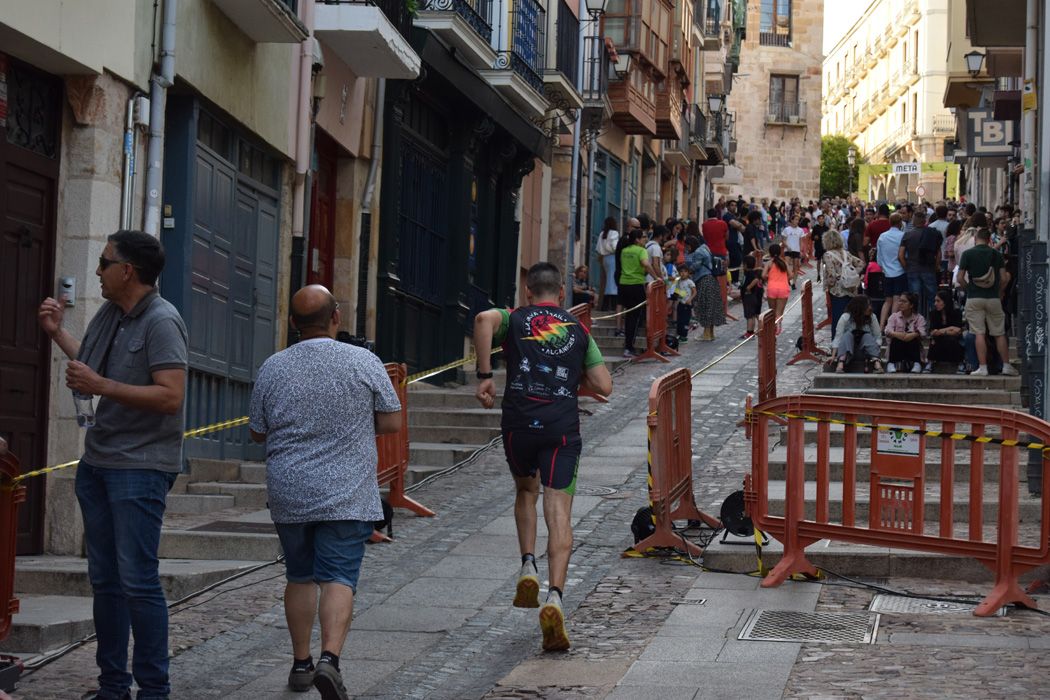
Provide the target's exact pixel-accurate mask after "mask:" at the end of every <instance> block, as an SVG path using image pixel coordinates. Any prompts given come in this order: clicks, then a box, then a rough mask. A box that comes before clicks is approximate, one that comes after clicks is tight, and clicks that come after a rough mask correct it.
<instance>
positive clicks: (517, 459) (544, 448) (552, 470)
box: [503, 430, 583, 496]
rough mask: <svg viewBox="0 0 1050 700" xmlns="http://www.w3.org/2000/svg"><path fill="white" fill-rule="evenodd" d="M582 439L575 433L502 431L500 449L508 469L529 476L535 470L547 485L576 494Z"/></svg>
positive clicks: (542, 482)
mask: <svg viewBox="0 0 1050 700" xmlns="http://www.w3.org/2000/svg"><path fill="white" fill-rule="evenodd" d="M582 449H583V440H581V439H580V436H579V435H578V434H576V435H550V434H544V433H533V432H529V431H528V430H504V431H503V451H504V452H505V453H506V454H507V464H509V465H510V472H511V474H513V475H514V476H517V477H522V478H524V477H530V476H532V475H534V474H535V473H536V472H537V471H538V472H539V474H540V483H541V484H543V486H545V487H547V488H552V489H558V490H559V491H564V492H565V493H567V494H569V495H570V496H572V495H574V494H575V493H576V472H577V471H578V470H579V467H580V452H581V451H582Z"/></svg>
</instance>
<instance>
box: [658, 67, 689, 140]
mask: <svg viewBox="0 0 1050 700" xmlns="http://www.w3.org/2000/svg"><path fill="white" fill-rule="evenodd" d="M683 98H684V94H683V90H682V81H681V79H680V78H679V75H678V73H676V72H672V73H670V74H669V75H668V76H667V77H666V78H664V79H663V80H661V81H660V82H658V83H657V84H656V136H657V137H658V138H662V139H676V140H677V139H680V138H682V131H681V129H682V100H683Z"/></svg>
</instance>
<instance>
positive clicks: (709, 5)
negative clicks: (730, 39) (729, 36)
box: [693, 0, 725, 51]
mask: <svg viewBox="0 0 1050 700" xmlns="http://www.w3.org/2000/svg"><path fill="white" fill-rule="evenodd" d="M693 12H694V16H695V17H696V21H697V23H699V26H700V33H701V34H702V35H703V37H704V46H703V49H704V50H705V51H717V50H718V49H720V48H722V44H723V42H724V40H725V39H724V37H725V32H724V31H723V29H722V3H721V0H696V3H695V9H694V10H693Z"/></svg>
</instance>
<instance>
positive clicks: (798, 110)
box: [766, 101, 806, 126]
mask: <svg viewBox="0 0 1050 700" xmlns="http://www.w3.org/2000/svg"><path fill="white" fill-rule="evenodd" d="M766 124H790V125H798V126H806V103H805V102H802V101H795V102H770V103H769V105H768V108H767V109H766Z"/></svg>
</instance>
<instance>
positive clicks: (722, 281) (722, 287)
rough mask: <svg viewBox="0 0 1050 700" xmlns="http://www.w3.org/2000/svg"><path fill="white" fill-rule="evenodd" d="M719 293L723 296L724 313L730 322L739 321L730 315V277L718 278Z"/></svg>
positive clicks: (720, 276)
mask: <svg viewBox="0 0 1050 700" xmlns="http://www.w3.org/2000/svg"><path fill="white" fill-rule="evenodd" d="M718 292H719V294H721V295H722V311H723V312H724V313H725V315H726V319H727V320H729V321H738V320H739V319H738V318H737V317H736V316H734V315H733V314H731V313H729V275H728V274H725V275H719V276H718Z"/></svg>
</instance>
